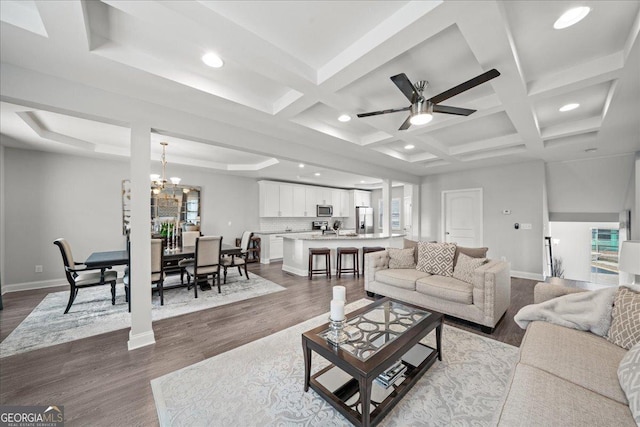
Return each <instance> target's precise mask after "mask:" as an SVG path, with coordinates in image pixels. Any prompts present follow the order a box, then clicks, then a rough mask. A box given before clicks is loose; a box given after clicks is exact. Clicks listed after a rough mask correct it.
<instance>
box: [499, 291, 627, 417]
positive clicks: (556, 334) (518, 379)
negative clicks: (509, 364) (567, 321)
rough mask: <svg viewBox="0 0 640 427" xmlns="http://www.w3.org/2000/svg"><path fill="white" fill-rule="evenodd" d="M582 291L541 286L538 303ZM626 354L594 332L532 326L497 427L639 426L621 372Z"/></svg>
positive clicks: (509, 386)
mask: <svg viewBox="0 0 640 427" xmlns="http://www.w3.org/2000/svg"><path fill="white" fill-rule="evenodd" d="M579 291H580V290H577V289H575V288H567V287H563V286H560V285H555V284H549V283H538V284H537V285H536V287H535V291H534V300H535V302H536V303H540V302H543V301H546V300H549V299H551V298H555V297H557V296H560V295H564V294H567V293H573V292H579ZM627 351H628V350H625V349H624V348H622V347H618V346H617V345H615V344H613V343H611V342H609V341H608V340H607V339H605V338H603V337H600V336H597V335H595V334H592V333H590V332H585V331H578V330H575V329H569V328H565V327H563V326H558V325H554V324H551V323H547V322H540V321H537V322H532V323H530V324H529V326H528V327H527V332H526V334H525V336H524V339H523V341H522V344H521V346H520V356H519V361H518V363H517V365H516V368H515V370H514V373H513V375H512V378H511V380H510V383H509V385H508V389H507V390H508V391H507V396H506V400H505V402H504V405H503V407H502V410H501V412H500V414H499V416H498V421H497V424H498V425H499V426H505V427H511V426H534V425H535V426H576V427H582V426H620V427H623V426H629V427H632V426H636V422H635V421H634V419H633V416H632V412H631V410H630V409H629V402H628V401H627V398H626V395H625V393H624V392H623V390H622V388H621V386H620V381H619V379H618V374H617V370H618V367H619V365H620V362H621V360H622V359H623V357H625V355H626V354H627Z"/></svg>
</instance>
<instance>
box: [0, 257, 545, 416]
mask: <svg viewBox="0 0 640 427" xmlns="http://www.w3.org/2000/svg"><path fill="white" fill-rule="evenodd" d="M249 269H250V271H252V272H254V273H256V274H259V275H261V276H262V277H264V278H266V279H269V280H271V281H273V282H276V283H278V284H280V285H282V286H284V287H285V288H287V289H286V290H285V291H282V292H276V293H273V294H269V295H265V296H262V297H258V298H254V299H250V300H245V301H239V302H237V303H233V304H228V305H225V306H221V307H217V308H215V309H210V310H205V311H199V312H196V313H190V314H186V315H182V316H178V317H173V318H170V319H165V320H161V321H157V322H154V324H153V329H154V332H155V339H156V343H155V344H154V345H151V346H147V347H145V348H141V349H138V350H134V351H128V350H127V341H128V335H129V330H128V329H125V330H119V331H114V332H109V333H106V334H101V335H96V336H93V337H89V338H85V339H81V340H77V341H73V342H69V343H64V344H59V345H56V346H52V347H47V348H43V349H40V350H34V351H31V352H28V353H24V354H18V355H15V356H10V357H6V358H3V359H0V404H2V405H64V412H65V418H66V425H68V426H73V425H78V426H89V425H90V426H98V425H104V426H114V425H121V426H134V425H135V426H138V425H140V426H142V425H144V426H147V425H157V424H158V418H157V413H156V408H155V404H154V401H153V395H152V393H151V385H150V381H151V380H152V379H154V378H157V377H159V376H162V375H164V374H167V373H169V372H172V371H175V370H177V369H180V368H183V367H185V366H189V365H191V364H193V363H196V362H199V361H201V360H204V359H207V358H209V357H212V356H215V355H217V354H220V353H223V352H225V351H228V350H231V349H233V348H235V347H238V346H241V345H243V344H246V343H249V342H251V341H254V340H256V339H259V338H262V337H264V336H267V335H270V334H272V333H274V332H277V331H280V330H282V329H285V328H288V327H290V326H293V325H295V324H297V323H300V322H302V321H305V320H307V319H310V318H312V317H315V316H317V315H320V314H322V313H326V312H327V311H328V310H329V301H330V300H331V296H332V291H331V286H335V285H343V286H345V287H346V288H347V301H348V302H353V301H356V300H359V299H361V298H364V297H365V292H364V279H362V278H360V279H353V278H350V277H349V278H345V277H343V278H342V279H336V278H333V279H332V280H331V283H328V282H327V280H326V279H324V278H319V277H318V278H314V279H313V281H309V280H308V279H307V278H301V277H297V276H292V275H289V274H287V273H284V272H283V271H282V270H281V264H280V263H275V264H270V265H260V264H251V265H250V267H249ZM535 283H536V282H535V281H531V280H525V279H512V281H511V287H512V294H511V295H512V296H511V307H510V309H509V311H508V312H507V314H506V316H505V317H504V318H503V319H502V321H501V322H500V323H499V324H498V326H497V328H496V330H495V331H494V333H493V334H492V335H487V334H484V333H482V332H481V331H480V327H478V326H475V325H472V324H470V323H468V322H465V321H461V320H458V319H453V318H447V319H446V323H448V324H451V325H454V326H456V327H459V328H461V329H465V330H468V331H471V332H473V333H476V334H479V335H485V336H489V337H490V338H493V339H496V340H499V341H503V342H506V343H509V344H512V345H516V346H518V345H520V342H521V340H522V337H523V335H524V331H523V330H521V329H520V328H518V327H517V325H516V324H515V323H514V321H513V316H514V314H515V313H516V312H517V311H518V310H519V309H520V308H521V307H522V306H524V305H526V304H531V303H532V302H533V287H534V285H535ZM65 289H66V287H62V288H49V289H41V290H35V291H24V292H16V293H10V294H5V295H4V296H3V300H4V310H2V311H0V339H4V338H5V337H6V336H7V335H9V334H10V333H11V331H13V329H14V328H16V326H18V325H19V324H20V322H21V321H22V320H23V319H24V318H25V317H26V316H27V315H28V314H29V313H30V312H31V311H32V310H33V309H34V308H35V307H36V306H37V305H38V304H39V303H40V301H41V300H42V299H43V298H44V297H45V296H46V295H47V294H48V293H49V292H56V291H60V290H65ZM118 292H119V293H120V292H122V289H121V288H120V287H119V288H118ZM170 292H187V291H186V289H176V290H171V291H170ZM154 298H157V296H154ZM63 309H64V308H63V307H61V311H60V313H61V315H62V310H63Z"/></svg>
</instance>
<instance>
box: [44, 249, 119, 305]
mask: <svg viewBox="0 0 640 427" xmlns="http://www.w3.org/2000/svg"><path fill="white" fill-rule="evenodd" d="M53 244H54V245H56V246H57V247H58V248H60V253H61V254H62V262H63V263H64V273H65V275H66V276H67V282H69V286H70V292H69V302H68V303H67V308H66V309H65V310H64V314H67V313H68V312H69V309H70V308H71V304H73V301H75V299H76V296H77V295H78V290H79V289H80V288H89V287H91V286H101V285H107V284H108V285H111V304H112V305H115V303H116V279H117V277H118V273H117V272H115V271H105V270H106V268H98V269H95V268H94V269H90V268H88V267H87V266H86V265H84V264H82V263H79V262H75V261H74V260H73V254H72V253H71V246H70V245H69V242H67V241H66V240H65V239H62V238H61V239H56V240H55V241H54V242H53ZM96 270H99V271H96Z"/></svg>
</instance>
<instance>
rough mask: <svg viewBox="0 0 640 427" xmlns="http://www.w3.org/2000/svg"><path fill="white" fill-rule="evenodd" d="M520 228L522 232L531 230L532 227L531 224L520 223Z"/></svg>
mask: <svg viewBox="0 0 640 427" xmlns="http://www.w3.org/2000/svg"><path fill="white" fill-rule="evenodd" d="M520 228H522V229H523V230H531V228H532V226H531V224H526V223H522V224H520Z"/></svg>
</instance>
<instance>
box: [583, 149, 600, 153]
mask: <svg viewBox="0 0 640 427" xmlns="http://www.w3.org/2000/svg"><path fill="white" fill-rule="evenodd" d="M596 151H598V149H597V148H587V149H586V150H584V152H585V153H594V152H596Z"/></svg>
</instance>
